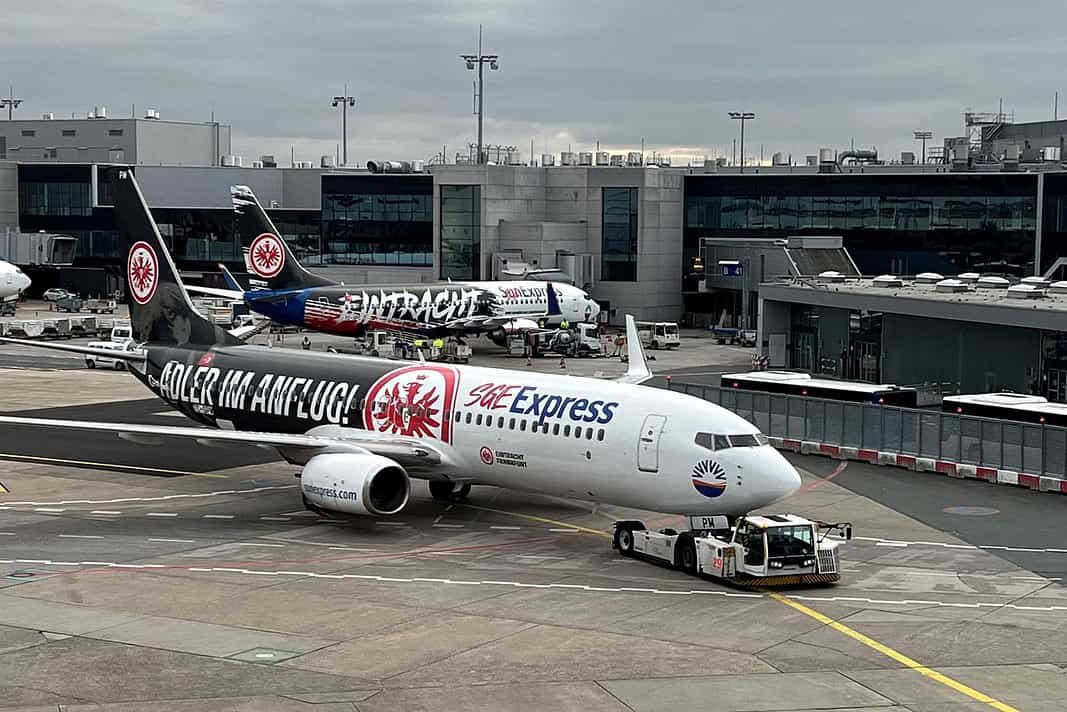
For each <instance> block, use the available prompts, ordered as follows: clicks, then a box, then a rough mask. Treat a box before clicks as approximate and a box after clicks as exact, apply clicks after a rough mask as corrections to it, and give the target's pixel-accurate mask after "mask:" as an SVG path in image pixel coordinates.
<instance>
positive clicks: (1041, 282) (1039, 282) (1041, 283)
mask: <svg viewBox="0 0 1067 712" xmlns="http://www.w3.org/2000/svg"><path fill="white" fill-rule="evenodd" d="M1019 284H1029V285H1030V286H1032V287H1037V288H1038V289H1047V288H1048V286H1049V285H1050V284H1052V282H1050V281H1049V280H1047V279H1045V278H1044V277H1023V278H1022V279H1020V280H1019Z"/></svg>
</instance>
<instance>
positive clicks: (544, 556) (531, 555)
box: [515, 554, 567, 559]
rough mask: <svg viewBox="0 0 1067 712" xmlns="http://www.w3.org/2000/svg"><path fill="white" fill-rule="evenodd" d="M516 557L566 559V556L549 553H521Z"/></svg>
mask: <svg viewBox="0 0 1067 712" xmlns="http://www.w3.org/2000/svg"><path fill="white" fill-rule="evenodd" d="M515 558H516V559H566V558H567V557H566V556H549V555H547V554H519V555H518V556H516V557H515Z"/></svg>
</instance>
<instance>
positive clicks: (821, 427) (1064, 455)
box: [667, 383, 1067, 479]
mask: <svg viewBox="0 0 1067 712" xmlns="http://www.w3.org/2000/svg"><path fill="white" fill-rule="evenodd" d="M667 387H668V388H669V389H670V390H672V391H681V392H683V393H688V394H689V395H692V396H696V397H697V398H702V399H704V400H706V401H710V402H712V403H716V404H718V405H721V406H722V407H724V408H726V409H727V410H730V411H733V412H734V413H737V414H738V415H740V416H741V417H742V418H744V419H745V420H748V421H749V422H751V423H753V424H755V425H756V427H758V428H759V429H760V430H761V431H762V432H763V433H765V434H767V435H770V436H774V437H780V438H789V439H791V440H806V441H813V442H818V443H827V444H830V445H837V446H840V447H854V448H860V449H864V450H877V451H879V452H890V453H897V454H902V455H913V456H915V457H928V458H933V459H937V460H948V461H951V462H956V463H962V464H967V465H977V466H981V467H994V468H998V469H1004V470H1013V471H1015V472H1026V473H1029V474H1035V475H1047V476H1049V477H1059V478H1061V479H1062V478H1063V477H1064V474H1065V471H1067V428H1062V427H1057V426H1050V425H1033V424H1030V423H1017V422H1012V421H1006V420H995V419H992V418H975V417H972V416H966V415H956V414H954V413H943V412H941V411H934V410H925V409H916V408H896V407H891V406H882V405H873V404H867V403H847V402H842V401H833V400H822V399H818V398H806V397H802V396H788V395H778V394H773V393H760V392H757V391H745V390H740V389H734V388H720V387H719V386H705V385H699V384H691V383H670V384H668V386H667Z"/></svg>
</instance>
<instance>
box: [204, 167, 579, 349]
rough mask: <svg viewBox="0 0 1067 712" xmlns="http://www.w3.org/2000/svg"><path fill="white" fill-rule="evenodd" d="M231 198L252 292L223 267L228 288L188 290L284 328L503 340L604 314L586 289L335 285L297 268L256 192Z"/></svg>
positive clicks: (527, 283) (536, 284)
mask: <svg viewBox="0 0 1067 712" xmlns="http://www.w3.org/2000/svg"><path fill="white" fill-rule="evenodd" d="M230 194H231V198H232V201H233V209H234V217H235V222H234V224H235V226H236V232H237V237H238V238H239V239H240V240H241V245H242V250H243V252H244V256H245V267H246V268H247V269H248V273H249V275H250V282H249V286H250V287H251V288H250V289H249V290H243V289H242V288H241V285H240V284H238V283H237V281H236V280H235V279H234V278H233V276H232V275H230V273H229V272H228V271H227V270H226V269H225V267H223V268H222V271H223V274H224V275H225V277H226V281H227V283H228V289H216V288H210V287H190V288H189V291H192V292H199V293H205V294H212V295H215V296H221V297H226V298H229V299H242V300H244V302H245V303H246V304H247V305H248V307H249V309H251V310H252V311H254V312H256V313H258V314H261V315H263V316H266V317H269V318H270V319H271V320H273V321H275V322H277V323H279V324H288V325H292V326H301V327H306V328H308V329H313V330H315V331H321V332H324V333H327V334H336V335H340V336H358V335H359V334H361V333H362V332H363V331H364V330H365V329H368V328H370V329H395V330H403V331H411V332H414V333H418V334H421V335H426V336H438V335H444V334H455V333H460V334H462V333H470V332H474V333H488V334H490V336H491V337H492V338H494V340H496V341H497V342H498V343H501V342H503V341H504V339H505V337H506V334H508V333H513V332H516V331H532V330H536V329H538V328H540V327H543V326H549V325H551V326H558V325H559V324H560V323H562V322H564V321H567V322H570V323H572V324H577V323H579V322H582V321H588V322H591V321H593V320H594V319H595V318H596V316H597V314H599V313H600V305H599V304H597V303H596V301H594V300H593V299H591V298H590V297H589V295H588V294H587V293H586V292H585V291H584V290H582V289H579V288H578V287H574V286H571V285H567V284H552V283H549V282H543V281H532V280H523V281H504V282H472V281H456V282H435V283H430V284H382V285H344V284H338V283H336V282H333V281H332V280H329V279H326V278H325V277H321V276H319V275H316V274H313V273H311V272H309V271H308V270H307V269H305V268H304V266H303V265H301V264H300V262H299V260H297V258H296V256H295V255H294V254H293V253H292V251H291V250H290V249H289V246H288V244H286V242H285V240H283V239H282V238H281V236H280V235H281V233H279V232H278V228H277V227H275V226H274V223H273V221H272V220H271V219H270V217H269V216H268V215H267V213H266V211H265V210H263V206H262V205H260V203H259V200H258V199H257V198H256V196H255V194H254V193H253V192H252V189H251V188H249V187H247V186H242V185H237V186H231V187H230Z"/></svg>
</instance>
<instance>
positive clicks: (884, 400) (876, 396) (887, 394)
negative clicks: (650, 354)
mask: <svg viewBox="0 0 1067 712" xmlns="http://www.w3.org/2000/svg"><path fill="white" fill-rule="evenodd" d="M719 385H720V386H722V387H723V388H738V389H744V390H746V391H763V392H766V393H782V394H784V395H790V396H807V397H808V398H825V399H826V400H838V401H851V402H854V403H874V404H875V405H895V406H900V407H902V408H915V407H916V406H917V404H918V393H917V392H916V390H915V389H914V388H902V387H901V386H894V385H888V384H875V383H864V382H862V381H839V380H836V379H832V378H812V377H811V375H810V374H807V373H797V372H794V371H749V372H748V373H726V374H723V376H722V378H721V380H720V381H719Z"/></svg>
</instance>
